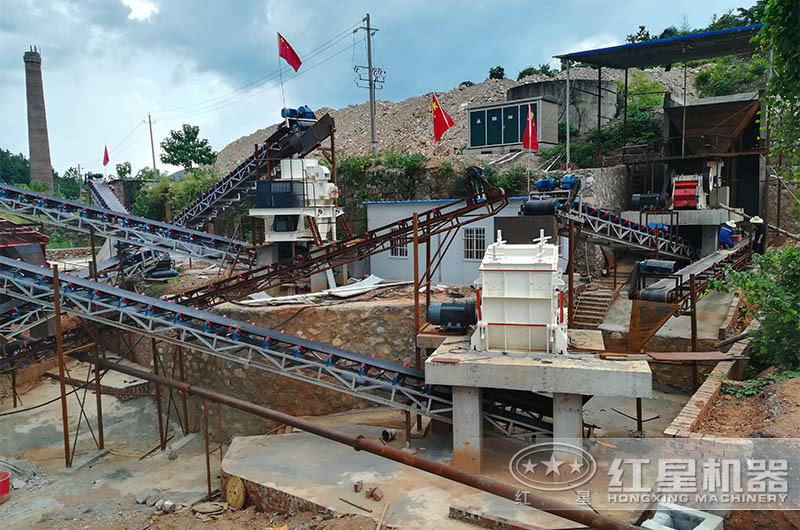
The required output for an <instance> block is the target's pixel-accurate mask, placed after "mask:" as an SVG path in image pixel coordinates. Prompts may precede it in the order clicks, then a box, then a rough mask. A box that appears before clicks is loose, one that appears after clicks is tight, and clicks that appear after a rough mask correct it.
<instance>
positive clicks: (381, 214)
mask: <svg viewBox="0 0 800 530" xmlns="http://www.w3.org/2000/svg"><path fill="white" fill-rule="evenodd" d="M437 203H438V201H436V202H402V203H367V227H368V228H369V229H373V228H378V227H381V226H384V225H387V224H390V223H393V222H395V221H397V220H398V219H403V218H406V217H411V216H412V215H414V212H416V213H422V212H424V211H426V210H430V209H431V208H435V207H437V206H439V207H441V205H442V204H445V203H438V204H437ZM520 204H521V199H516V198H512V199H510V200H509V205H508V206H506V207H505V208H504V209H503V210H502V211H501V212H500V213H498V214H497V217H516V215H517V214H518V212H519V206H520ZM467 226H468V227H471V228H474V227H483V228H484V230H485V234H486V246H489V245H490V244H492V243H494V240H495V236H496V234H495V233H494V218H493V217H488V218H486V219H481V220H479V221H475V222H473V223H470V224H469V225H467ZM463 231H464V229H463V228H460V229H459V230H458V234H456V236H455V240H454V241H453V243H452V244H451V245H450V248H449V250H448V252H447V254H445V257H444V260H443V261H442V264H441V265H440V267H439V269H438V270H437V272H436V274H435V275H434V277H433V282H434V283H443V284H447V285H470V284H472V283H473V282H474V281H475V280H476V279H477V278H478V267H479V266H480V264H481V262H480V260H465V259H464V233H463ZM439 237H440V236H439ZM439 243H440V241H434V242H433V244H432V245H431V253H432V254H433V253H435V252H436V249H437V248H438V247H439ZM419 251H420V259H419V270H420V274H422V272H423V270H424V268H425V245H420V248H419ZM413 255H414V250H413V244H409V245H408V257H406V258H401V257H394V256H391V255H390V253H389V252H381V253H379V254H375V255H374V256H371V257H370V258H369V259H370V271H371V272H372V274H374V275H376V276H380V277H381V278H385V279H392V280H413V279H414V266H413Z"/></svg>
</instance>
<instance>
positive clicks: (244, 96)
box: [161, 44, 352, 121]
mask: <svg viewBox="0 0 800 530" xmlns="http://www.w3.org/2000/svg"><path fill="white" fill-rule="evenodd" d="M351 47H352V45H351V44H348V45H347V46H346V47H345V48H343V49H341V50H339V51H338V52H336V53H334V54H333V55H331V56H329V57H327V58H325V59H323V60H322V61H320V62H318V63H316V64H314V65H311V66H309V67H307V68H304V69H303V71H301V72H298V73H297V74H295V75H293V76H291V77H289V78H287V79H285V80H284V82H288V81H291V80H293V79H296V78H297V77H300V76H301V75H304V74H306V73H307V72H309V71H311V70H313V69H314V68H317V67H318V66H322V65H323V64H325V63H327V62H328V61H330V60H331V59H334V58H335V57H337V56H339V55H341V54H342V53H344V52H346V51H348V50H350V48H351ZM275 86H277V84H275V83H271V84H268V85H265V86H262V87H261V89H260V90H258V91H256V92H252V93H250V94H245V95H242V97H239V98H238V99H233V100H231V101H228V102H225V103H224V104H220V105H217V106H215V107H211V108H207V109H200V110H198V111H194V112H188V113H184V114H178V115H175V116H166V117H162V118H161V120H162V121H164V120H175V119H185V118H190V117H192V116H197V115H200V114H206V113H208V112H214V111H217V110H220V109H224V108H225V107H229V106H231V105H234V104H236V103H240V102H242V101H244V100H246V99H249V98H251V97H253V96H257V95H259V94H262V93H264V92H266V91H267V90H269V89H271V88H274V87H275Z"/></svg>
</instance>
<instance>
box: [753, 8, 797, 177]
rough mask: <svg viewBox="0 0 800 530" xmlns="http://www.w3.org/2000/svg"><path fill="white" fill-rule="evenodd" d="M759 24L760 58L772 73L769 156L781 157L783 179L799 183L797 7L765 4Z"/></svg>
mask: <svg viewBox="0 0 800 530" xmlns="http://www.w3.org/2000/svg"><path fill="white" fill-rule="evenodd" d="M763 22H764V26H763V27H762V28H761V30H760V31H759V33H758V41H759V45H760V49H761V56H762V57H763V58H765V60H766V61H767V64H768V66H770V67H771V68H772V69H773V71H774V74H773V75H772V76H771V77H770V79H769V81H768V82H767V95H766V101H767V104H768V105H769V118H768V121H769V127H770V135H771V144H770V155H771V156H773V157H775V158H778V157H779V156H780V155H783V156H782V160H783V164H782V166H781V167H779V168H778V170H779V171H780V172H781V173H782V174H783V176H784V177H786V178H790V179H793V180H800V61H798V55H799V54H800V31H798V30H797V28H800V3H798V2H797V1H796V0H768V1H767V3H766V6H764V15H763ZM770 57H771V59H770ZM763 125H764V124H763V123H762V126H763Z"/></svg>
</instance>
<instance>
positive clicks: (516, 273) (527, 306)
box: [471, 230, 568, 354]
mask: <svg viewBox="0 0 800 530" xmlns="http://www.w3.org/2000/svg"><path fill="white" fill-rule="evenodd" d="M548 239H549V237H546V236H545V235H544V231H543V230H542V231H541V232H540V236H539V237H538V238H537V239H535V240H534V242H533V244H530V245H509V244H507V243H506V242H505V241H503V239H502V234H501V233H500V231H499V230H498V232H497V242H496V243H493V244H491V245H489V247H488V248H487V249H486V254H485V255H484V257H483V260H482V261H481V266H480V269H479V270H480V275H481V288H480V291H479V293H480V294H479V300H478V325H477V328H476V330H475V332H474V333H473V335H472V340H471V346H472V348H473V349H475V350H481V351H503V352H536V353H553V354H565V353H567V344H568V339H567V308H566V307H564V298H565V293H564V280H563V279H562V278H561V273H559V271H558V246H556V245H554V244H552V243H548V242H547V241H548Z"/></svg>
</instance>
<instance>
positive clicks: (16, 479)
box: [0, 457, 50, 491]
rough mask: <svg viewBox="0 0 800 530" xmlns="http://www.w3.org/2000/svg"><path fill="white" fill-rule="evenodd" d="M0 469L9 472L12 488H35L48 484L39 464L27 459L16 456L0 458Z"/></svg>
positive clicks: (30, 489)
mask: <svg viewBox="0 0 800 530" xmlns="http://www.w3.org/2000/svg"><path fill="white" fill-rule="evenodd" d="M0 471H8V472H9V473H11V489H12V490H22V489H24V490H29V491H32V490H36V489H39V488H41V487H42V486H44V485H46V484H48V483H49V482H50V479H48V478H47V475H46V473H45V472H44V471H42V469H41V468H39V466H37V465H36V464H35V463H33V462H28V461H27V460H19V459H17V458H10V457H2V458H0Z"/></svg>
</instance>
